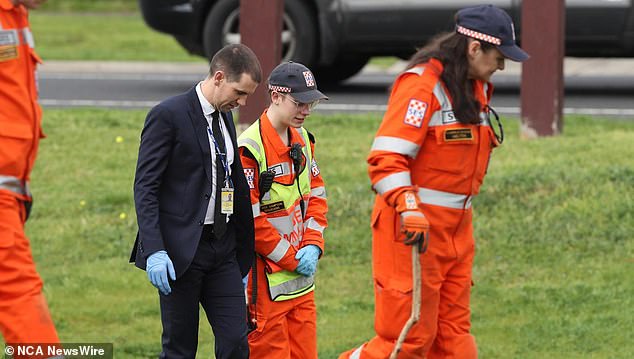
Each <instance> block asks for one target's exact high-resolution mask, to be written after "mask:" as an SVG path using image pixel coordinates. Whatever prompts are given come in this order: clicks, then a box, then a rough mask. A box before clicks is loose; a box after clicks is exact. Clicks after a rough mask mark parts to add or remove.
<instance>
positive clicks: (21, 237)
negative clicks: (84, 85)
mask: <svg viewBox="0 0 634 359" xmlns="http://www.w3.org/2000/svg"><path fill="white" fill-rule="evenodd" d="M38 62H40V60H39V58H38V57H37V55H36V54H35V51H34V50H33V36H32V34H31V30H30V29H29V23H28V17H27V10H26V8H24V7H23V6H22V5H20V6H14V5H13V2H12V1H11V0H0V329H1V330H2V334H3V335H4V340H5V342H7V343H57V342H59V339H58V337H57V332H56V330H55V326H54V325H53V321H52V320H51V316H50V314H49V310H48V306H47V304H46V299H45V298H44V296H43V295H42V280H41V278H40V276H39V275H38V273H37V272H36V270H35V264H34V262H33V257H32V255H31V248H30V245H29V240H28V239H27V237H26V235H25V234H24V223H25V221H26V217H27V211H26V207H25V204H26V203H27V202H30V201H31V194H30V192H29V189H28V182H29V175H30V173H31V169H32V168H33V164H34V162H35V157H36V154H37V148H38V143H39V140H40V137H42V132H41V117H42V114H41V109H40V107H39V105H38V103H37V84H36V75H35V70H36V66H37V63H38Z"/></svg>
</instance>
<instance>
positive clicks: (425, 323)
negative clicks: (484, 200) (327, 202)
mask: <svg viewBox="0 0 634 359" xmlns="http://www.w3.org/2000/svg"><path fill="white" fill-rule="evenodd" d="M423 211H424V212H425V215H426V217H427V219H428V220H429V222H430V225H431V231H430V236H429V237H430V242H429V247H428V249H427V251H426V252H425V253H424V254H422V255H421V256H420V263H418V265H420V266H421V277H422V278H421V281H422V283H421V284H422V287H421V296H422V298H421V316H420V320H419V321H418V323H416V324H415V325H414V326H413V327H412V328H411V329H410V331H409V334H408V335H407V337H406V340H405V342H404V343H403V346H402V348H401V351H400V353H399V355H398V358H399V359H414V358H417V359H421V358H427V359H437V358H438V359H439V358H445V359H449V358H459V359H474V358H477V348H476V344H475V339H474V338H473V336H472V335H471V334H470V333H469V331H470V327H471V321H470V316H471V312H470V308H469V299H470V292H471V285H472V282H471V273H472V272H471V271H472V265H473V257H474V252H475V248H474V247H475V246H474V240H473V229H472V223H471V214H472V213H471V209H468V210H464V211H463V210H457V209H451V208H444V207H438V206H432V205H424V207H423ZM400 235H401V234H400V216H399V215H398V214H397V213H396V211H394V209H393V208H392V207H389V206H387V205H386V204H385V203H384V202H383V201H382V200H381V199H378V200H377V203H376V204H375V208H374V211H373V213H372V236H373V245H372V262H373V263H372V268H373V276H374V293H375V318H374V319H375V320H374V325H375V330H376V336H375V337H374V338H372V339H371V340H370V341H368V342H367V343H365V344H363V345H361V346H360V347H358V348H354V349H351V350H349V351H347V352H345V353H343V354H341V355H340V356H339V358H340V359H344V358H345V359H348V358H354V359H357V358H360V359H386V358H389V356H390V353H391V352H392V350H393V348H394V345H395V343H396V340H397V339H398V336H399V334H400V332H401V329H402V328H403V326H404V325H405V322H406V321H407V319H408V318H409V316H410V312H411V307H412V288H413V286H412V254H411V253H412V252H411V247H409V246H406V245H404V244H402V243H400V241H399V240H398V239H399V236H400Z"/></svg>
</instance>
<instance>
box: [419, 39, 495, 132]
mask: <svg viewBox="0 0 634 359" xmlns="http://www.w3.org/2000/svg"><path fill="white" fill-rule="evenodd" d="M480 44H481V46H482V51H485V52H486V51H488V50H490V49H491V48H494V46H493V45H491V44H488V43H485V42H480ZM468 46H469V38H468V37H466V36H464V35H461V34H458V33H455V32H451V33H444V34H440V35H438V36H436V37H435V38H433V39H432V40H431V41H430V42H429V44H427V45H426V46H425V47H423V48H422V49H420V50H418V52H416V53H415V54H414V55H413V56H412V57H411V58H410V60H409V63H408V64H407V68H408V69H410V68H412V67H414V66H416V65H418V64H421V63H425V62H428V61H429V60H430V59H432V58H435V59H437V60H439V61H440V62H441V63H442V64H443V67H444V70H443V73H442V74H441V75H440V78H441V79H442V81H443V83H444V84H445V86H446V88H447V91H448V92H449V96H450V97H451V100H452V103H453V111H454V114H455V115H456V118H457V120H458V121H459V122H460V123H465V124H476V123H479V122H480V116H479V115H480V107H481V106H482V104H481V103H480V102H479V101H478V100H476V98H475V96H474V95H473V81H472V80H470V79H469V60H468V58H467V48H468Z"/></svg>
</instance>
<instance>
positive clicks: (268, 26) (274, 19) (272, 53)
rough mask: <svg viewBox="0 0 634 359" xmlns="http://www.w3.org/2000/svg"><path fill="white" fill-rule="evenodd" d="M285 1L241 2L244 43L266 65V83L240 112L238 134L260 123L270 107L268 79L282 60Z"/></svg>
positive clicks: (257, 0)
mask: <svg viewBox="0 0 634 359" xmlns="http://www.w3.org/2000/svg"><path fill="white" fill-rule="evenodd" d="M283 12H284V0H240V35H241V43H243V44H245V45H247V46H248V47H250V48H251V50H253V52H255V54H256V55H257V57H258V59H259V60H260V64H261V65H262V83H261V84H260V85H259V86H258V88H257V90H256V91H255V93H254V94H253V95H251V96H249V99H248V100H247V105H246V106H244V107H241V108H240V116H239V118H238V122H239V123H238V127H239V128H238V131H239V132H242V131H243V130H244V129H246V128H247V127H248V125H250V124H251V123H253V122H254V121H255V120H257V119H258V117H259V116H260V114H262V111H263V110H264V108H265V107H266V106H268V91H267V89H266V79H267V78H268V76H269V74H270V73H271V71H272V70H273V68H275V66H277V65H278V64H279V63H280V59H281V58H282V36H281V34H282V14H283Z"/></svg>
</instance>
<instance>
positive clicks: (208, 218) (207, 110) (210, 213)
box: [196, 82, 235, 224]
mask: <svg viewBox="0 0 634 359" xmlns="http://www.w3.org/2000/svg"><path fill="white" fill-rule="evenodd" d="M201 84H202V82H199V83H198V85H196V94H197V95H198V100H199V101H200V107H201V108H202V110H203V115H205V119H206V120H207V126H208V127H209V129H211V128H212V127H211V114H212V113H213V112H214V111H217V110H216V109H215V108H214V107H213V106H212V105H211V104H210V103H209V101H207V99H206V98H205V96H203V92H202V89H201ZM219 115H220V116H219V119H220V130H221V132H222V135H223V137H224V139H225V147H226V148H227V162H228V163H227V166H229V168H228V170H229V176H231V165H232V164H233V157H234V155H235V154H234V151H233V142H232V141H231V136H230V135H229V131H228V130H227V127H226V126H225V123H224V121H223V118H222V113H219ZM210 136H211V134H210V133H209V131H207V139H208V140H209V148H210V149H211V178H212V180H211V198H210V199H209V206H208V207H207V214H205V224H212V223H214V213H215V209H216V186H217V183H216V171H217V170H218V169H220V171H224V168H222V163H221V162H220V161H219V160H218V161H216V145H215V144H214V140H213V139H212V138H211V137H210ZM221 185H222V186H224V183H223V184H221ZM229 216H230V215H227V221H229Z"/></svg>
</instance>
